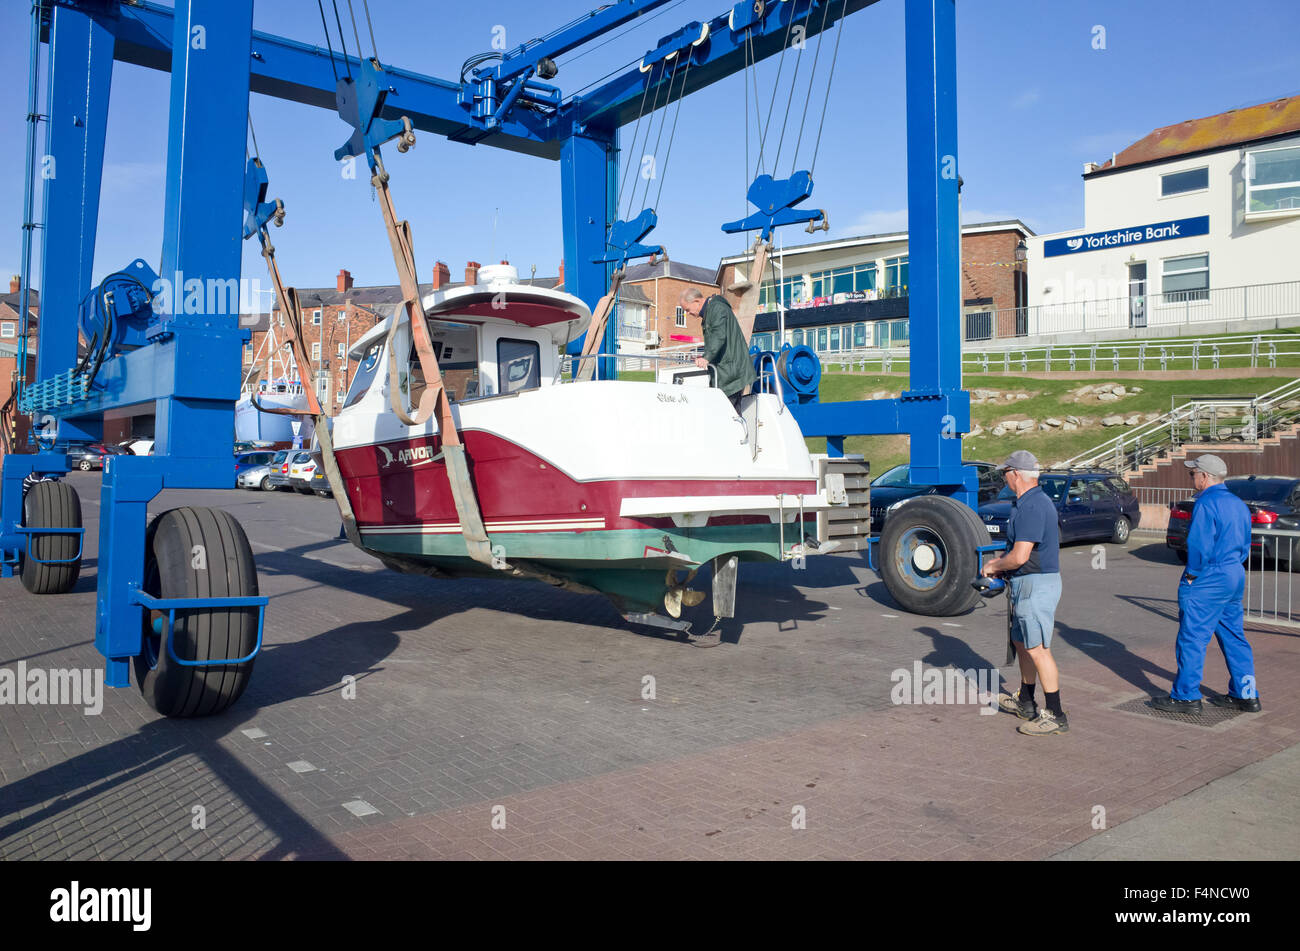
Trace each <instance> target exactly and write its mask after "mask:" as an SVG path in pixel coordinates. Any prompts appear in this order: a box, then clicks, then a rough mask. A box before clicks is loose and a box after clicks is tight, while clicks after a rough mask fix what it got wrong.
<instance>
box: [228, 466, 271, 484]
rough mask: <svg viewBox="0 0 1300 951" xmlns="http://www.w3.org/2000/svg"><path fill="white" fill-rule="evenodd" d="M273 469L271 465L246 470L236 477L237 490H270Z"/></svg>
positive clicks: (251, 467)
mask: <svg viewBox="0 0 1300 951" xmlns="http://www.w3.org/2000/svg"><path fill="white" fill-rule="evenodd" d="M271 468H272V467H271V464H270V463H267V464H266V465H261V466H250V467H248V468H245V469H244V470H243V471H242V472H240V473H239V474H238V475H237V476H235V486H236V488H240V489H262V490H263V491H266V490H269V489H270V488H271Z"/></svg>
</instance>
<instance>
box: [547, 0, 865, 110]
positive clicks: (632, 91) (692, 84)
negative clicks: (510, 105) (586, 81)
mask: <svg viewBox="0 0 1300 951" xmlns="http://www.w3.org/2000/svg"><path fill="white" fill-rule="evenodd" d="M810 2H811V3H812V4H813V11H812V14H811V16H807V31H806V33H805V35H804V39H805V40H808V39H811V38H812V37H814V36H816V35H817V34H819V33H820V32H821V31H822V29H823V21H822V13H823V11H825V12H826V19H825V26H824V29H826V30H827V31H829V30H830V29H831V27H833V26H835V25H836V24H838V22H839V21H840V20H841V19H842V18H843V17H845V16H847V15H849V14H852V13H856V12H857V11H858V10H862V9H864V8H866V7H869V6H871V5H872V4H874V3H877V2H879V0H781V2H771V0H769V2H768V3H767V5H766V7H765V10H766V13H765V15H764V17H763V19H762V20H761V21H760V22H758V23H756V24H755V26H754V27H753V28H752V29H751V30H749V31H745V32H736V33H732V31H731V28H730V27H729V26H728V17H729V13H730V11H728V12H726V13H723V14H721V15H720V16H717V17H714V18H713V19H712V20H710V21H709V23H708V26H709V38H708V40H707V42H705V43H703V44H701V45H700V46H697V47H695V48H694V52H693V54H692V57H693V58H692V65H691V72H690V75H689V76H687V77H685V80H684V81H683V80H682V79H678V78H676V77H675V74H673V73H672V72H670V73H669V74H668V75H666V76H665V75H662V74H657V75H656V78H655V82H654V85H653V86H652V87H651V89H650V93H649V98H650V99H652V100H655V101H657V102H659V103H660V106H661V107H662V106H664V105H667V104H669V103H673V102H676V101H677V100H678V99H680V98H681V97H682V96H689V95H691V94H692V93H695V92H698V91H699V90H701V89H704V88H705V87H706V86H711V85H713V84H714V83H716V82H718V81H719V80H721V79H725V78H727V77H728V76H730V75H732V74H733V73H738V72H740V71H742V70H743V69H744V68H745V63H746V57H748V61H749V62H751V63H752V62H754V61H755V60H756V59H757V60H762V59H765V58H767V57H768V56H772V55H774V54H777V53H780V52H781V50H782V48H783V47H784V46H785V43H786V37H787V36H788V35H789V30H788V25H789V22H790V19H791V17H795V18H797V21H798V23H799V24H801V25H802V24H804V22H805V16H806V15H807V13H808V4H809V3H810ZM828 4H829V9H828V10H827V9H826V8H827V5H828ZM740 6H742V7H749V6H750V4H749V3H743V4H740ZM747 37H748V39H747ZM832 39H833V38H832V37H827V38H826V42H827V43H830V42H831V41H832ZM747 49H748V52H746V50H747ZM807 52H808V49H805V51H804V53H805V54H807ZM826 55H827V56H829V55H830V53H829V50H827V51H826ZM827 62H828V63H829V59H828V60H827ZM646 76H647V74H645V73H642V72H641V71H640V68H639V66H634V67H633V68H632V69H630V70H628V71H627V72H625V73H622V74H620V75H619V76H616V77H615V78H613V79H611V80H610V81H609V82H607V83H605V84H604V85H602V86H598V87H597V88H595V89H593V90H592V91H591V92H588V93H585V94H583V95H582V96H581V97H571V98H570V99H568V100H566V101H565V103H564V105H563V106H561V109H560V114H559V116H558V122H557V125H558V126H559V128H560V134H564V133H563V130H564V128H565V127H581V126H584V125H587V124H589V123H593V122H598V123H600V124H602V125H611V126H619V125H626V124H627V123H629V122H633V121H635V120H636V116H637V112H639V111H640V109H641V100H642V92H643V91H644V90H645V88H646V86H645V83H646ZM670 78H672V82H673V87H672V89H671V91H669V90H664V91H663V92H659V91H657V89H658V87H661V86H664V85H667V84H668V82H669V79H670ZM656 97H658V98H657V99H656Z"/></svg>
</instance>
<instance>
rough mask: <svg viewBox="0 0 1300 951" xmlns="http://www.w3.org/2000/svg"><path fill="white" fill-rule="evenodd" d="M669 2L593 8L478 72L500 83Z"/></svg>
mask: <svg viewBox="0 0 1300 951" xmlns="http://www.w3.org/2000/svg"><path fill="white" fill-rule="evenodd" d="M668 2H669V0H619V2H618V3H613V4H609V5H608V6H605V7H602V8H601V9H598V10H592V11H591V12H590V13H588V14H587V15H586V16H584V17H579V18H578V19H576V20H574V21H573V22H572V23H569V24H568V25H567V26H563V27H561V28H560V29H558V30H556V31H555V32H554V33H552V34H551V35H550V36H548V37H545V38H542V39H533V40H529V41H528V42H526V43H521V44H519V45H518V46H516V47H515V48H514V49H512V50H510V51H509V52H507V53H506V54H505V55H504V56H503V57H502V60H501V62H500V63H499V64H498V65H496V66H485V67H483V68H481V69H477V70H475V71H474V75H475V76H476V77H478V78H480V79H482V78H484V77H487V76H491V77H492V78H493V79H495V80H496V81H497V82H505V81H508V80H511V79H514V78H516V77H518V76H520V75H522V74H523V73H524V72H525V71H526V70H528V69H530V68H532V67H533V66H535V65H536V64H537V61H538V60H540V59H543V58H549V59H554V58H555V57H557V56H561V55H563V54H564V53H567V52H569V51H570V50H572V49H576V48H577V47H579V46H581V45H582V44H583V43H586V42H587V41H588V40H591V39H595V38H596V37H597V36H600V35H601V34H602V33H606V32H608V31H609V30H613V29H616V28H618V27H620V26H622V25H623V24H624V23H627V22H629V21H631V20H635V19H636V18H637V17H639V16H641V15H642V14H644V13H649V12H650V11H651V10H653V9H655V8H656V7H661V6H663V5H664V4H665V3H668Z"/></svg>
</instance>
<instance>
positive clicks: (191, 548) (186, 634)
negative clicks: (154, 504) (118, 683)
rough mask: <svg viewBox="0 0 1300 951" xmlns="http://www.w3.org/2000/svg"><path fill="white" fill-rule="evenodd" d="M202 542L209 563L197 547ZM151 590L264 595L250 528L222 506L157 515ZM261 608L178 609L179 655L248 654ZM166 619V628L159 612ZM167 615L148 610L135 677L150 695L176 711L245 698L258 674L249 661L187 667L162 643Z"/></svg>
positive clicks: (216, 707) (164, 594) (148, 568)
mask: <svg viewBox="0 0 1300 951" xmlns="http://www.w3.org/2000/svg"><path fill="white" fill-rule="evenodd" d="M200 545H201V546H203V552H204V558H203V565H204V566H203V567H198V568H196V567H194V565H195V563H196V561H197V560H198V559H197V558H196V555H195V549H196V546H200ZM144 590H145V592H146V593H148V594H152V595H154V596H155V597H161V598H204V597H213V598H221V597H250V596H256V595H257V569H256V567H255V566H254V564H253V551H252V549H251V548H250V547H249V544H248V538H247V536H246V535H245V534H244V530H243V528H241V527H240V525H239V523H238V522H237V521H235V519H234V518H232V517H231V516H230V514H229V513H227V512H223V511H221V510H220V509H209V508H179V509H172V510H171V511H168V512H164V513H162V514H161V515H159V516H158V517H157V518H156V519H154V520H153V521H152V522H151V523H150V525H149V529H148V532H147V534H146V536H145V571H144ZM257 614H258V611H257V608H224V609H223V608H212V609H194V610H186V611H177V612H176V626H175V628H174V630H173V632H172V637H173V643H174V646H175V650H176V654H177V656H179V657H182V658H184V659H186V660H224V659H227V658H236V657H243V656H244V655H246V654H248V653H249V652H250V651H251V650H252V649H253V646H254V645H255V644H256V643H257ZM155 616H160V617H161V618H162V634H161V635H160V634H157V633H155V632H154V630H153V617H155ZM166 630H167V615H166V614H165V613H162V612H152V611H148V610H146V611H145V612H144V649H143V650H142V652H141V653H140V654H139V655H138V656H137V657H136V658H135V675H136V682H137V683H138V684H139V686H140V692H141V693H142V694H144V698H145V700H146V702H148V704H149V706H151V707H153V708H154V709H155V710H157V711H158V712H159V713H161V714H163V715H164V716H169V717H205V716H211V715H213V714H215V713H220V712H221V711H223V710H225V709H226V708H227V707H229V706H230V705H231V704H232V703H234V702H235V701H236V700H238V699H239V697H240V695H241V694H242V693H243V692H244V688H245V687H246V686H247V685H248V680H249V678H250V677H251V676H252V673H253V664H254V662H255V661H254V660H249V661H246V662H244V663H242V664H219V665H214V666H211V667H186V666H184V665H181V664H177V663H176V662H175V661H173V660H172V658H171V655H170V654H169V652H168V651H167V647H166V645H165V644H163V643H162V639H163V636H165V634H166Z"/></svg>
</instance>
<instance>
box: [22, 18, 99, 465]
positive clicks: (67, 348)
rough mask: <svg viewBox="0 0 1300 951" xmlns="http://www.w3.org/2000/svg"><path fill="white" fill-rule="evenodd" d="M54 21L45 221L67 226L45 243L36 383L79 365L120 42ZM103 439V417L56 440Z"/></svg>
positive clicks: (82, 23) (67, 429) (77, 21)
mask: <svg viewBox="0 0 1300 951" xmlns="http://www.w3.org/2000/svg"><path fill="white" fill-rule="evenodd" d="M52 17H53V20H52V22H51V25H50V55H49V77H48V82H49V87H48V93H47V97H48V98H47V102H48V106H47V108H48V109H49V121H48V123H47V124H46V140H45V152H46V158H45V161H44V163H43V164H42V168H41V173H40V174H41V175H42V176H43V178H44V182H43V183H44V185H45V201H44V210H43V213H42V220H43V221H44V222H46V224H47V225H49V223H51V222H58V223H59V224H61V225H62V227H54V228H47V230H46V232H45V234H44V235H43V241H42V253H41V298H40V300H41V333H40V336H39V338H38V343H37V350H36V353H37V356H36V380H37V381H38V382H39V381H43V380H47V379H50V378H52V377H55V376H58V375H59V374H62V373H66V372H67V371H68V370H70V369H72V367H73V366H74V365H75V364H76V362H77V307H78V304H79V303H80V301H81V297H82V295H83V294H85V293H86V291H87V290H88V289H89V288H90V287H91V286H92V284H91V268H92V266H93V264H94V260H95V229H96V226H97V224H98V216H99V189H100V180H101V177H102V173H103V167H104V134H105V132H106V130H107V128H108V96H109V89H110V86H111V85H112V79H113V46H114V42H115V38H114V36H113V34H112V33H111V32H110V31H109V30H108V29H106V28H105V27H104V26H102V25H101V24H100V23H99V22H97V21H96V20H95V19H94V18H92V17H91V16H90V15H89V14H88V13H84V12H82V11H80V10H74V9H71V8H69V7H65V6H56V7H55V8H54V10H53V13H52ZM102 436H103V421H102V418H94V419H84V420H79V421H76V422H73V421H69V420H64V421H62V422H61V423H60V426H59V433H58V440H59V441H63V440H68V439H71V440H98V439H100V438H102Z"/></svg>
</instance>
